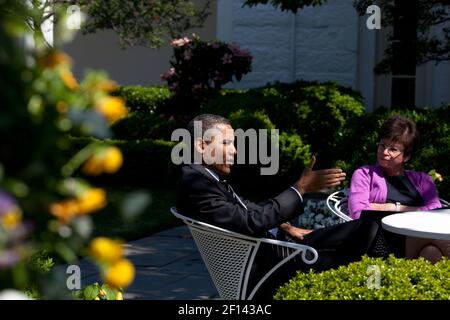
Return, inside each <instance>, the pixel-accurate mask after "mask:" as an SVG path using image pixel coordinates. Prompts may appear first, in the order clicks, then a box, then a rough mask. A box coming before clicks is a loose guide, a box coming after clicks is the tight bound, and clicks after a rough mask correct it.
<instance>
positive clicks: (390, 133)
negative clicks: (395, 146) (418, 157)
mask: <svg viewBox="0 0 450 320" xmlns="http://www.w3.org/2000/svg"><path fill="white" fill-rule="evenodd" d="M378 137H379V139H380V140H381V139H386V140H389V141H393V142H395V143H401V144H402V145H403V146H404V148H405V150H404V152H403V153H404V155H405V156H408V157H410V156H411V155H412V153H413V150H414V146H415V145H416V144H417V143H418V142H419V131H418V130H417V128H416V124H415V123H414V121H412V120H410V119H408V118H406V117H403V116H399V115H395V116H392V117H390V118H389V119H387V120H386V121H385V122H384V123H383V125H382V126H381V128H380V131H379V132H378Z"/></svg>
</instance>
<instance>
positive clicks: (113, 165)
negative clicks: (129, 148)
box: [103, 147, 123, 173]
mask: <svg viewBox="0 0 450 320" xmlns="http://www.w3.org/2000/svg"><path fill="white" fill-rule="evenodd" d="M122 163H123V156H122V152H121V151H120V149H119V148H117V147H109V148H107V149H106V151H105V162H104V163H103V168H104V170H105V172H106V173H114V172H116V171H117V170H118V169H119V168H120V167H121V166H122Z"/></svg>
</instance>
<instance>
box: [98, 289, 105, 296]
mask: <svg viewBox="0 0 450 320" xmlns="http://www.w3.org/2000/svg"><path fill="white" fill-rule="evenodd" d="M106 294H107V293H106V291H105V290H103V289H100V290H99V292H98V295H99V296H100V297H104V296H106Z"/></svg>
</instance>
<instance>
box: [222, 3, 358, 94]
mask: <svg viewBox="0 0 450 320" xmlns="http://www.w3.org/2000/svg"><path fill="white" fill-rule="evenodd" d="M242 3H243V0H219V1H218V14H219V15H218V19H219V20H218V36H219V38H220V39H221V40H224V41H236V42H238V43H240V44H241V46H242V47H243V48H246V49H249V50H250V52H251V53H252V54H253V56H254V57H255V59H254V61H253V72H252V73H250V74H248V75H246V76H245V77H244V78H243V80H242V81H241V82H240V83H237V84H233V87H254V86H261V85H264V84H266V83H267V82H274V81H283V82H292V81H295V80H297V79H305V80H319V81H329V80H334V81H338V82H339V83H341V84H343V85H347V86H353V87H354V86H355V85H356V65H357V64H356V51H357V24H358V17H357V14H356V12H355V10H354V8H353V7H352V3H351V1H349V0H330V1H329V2H328V3H327V4H326V5H324V6H322V7H308V8H304V9H303V10H301V11H299V13H298V14H297V15H294V14H293V13H291V12H282V11H281V10H276V9H274V8H273V7H272V6H270V5H258V6H256V7H252V8H249V7H244V8H243V7H242ZM224 15H227V16H228V17H224ZM230 21H231V23H230Z"/></svg>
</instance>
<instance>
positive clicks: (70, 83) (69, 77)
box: [59, 68, 78, 90]
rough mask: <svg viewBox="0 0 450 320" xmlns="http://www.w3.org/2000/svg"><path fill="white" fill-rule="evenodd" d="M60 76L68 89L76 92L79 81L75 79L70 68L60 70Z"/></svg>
mask: <svg viewBox="0 0 450 320" xmlns="http://www.w3.org/2000/svg"><path fill="white" fill-rule="evenodd" d="M59 76H60V77H61V80H62V81H63V82H64V84H65V85H66V87H67V88H69V89H70V90H75V89H76V88H78V81H77V79H75V77H74V76H73V74H72V72H71V71H70V70H69V69H68V68H60V69H59Z"/></svg>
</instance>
